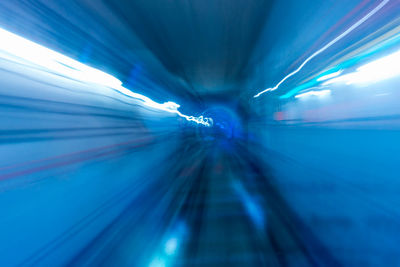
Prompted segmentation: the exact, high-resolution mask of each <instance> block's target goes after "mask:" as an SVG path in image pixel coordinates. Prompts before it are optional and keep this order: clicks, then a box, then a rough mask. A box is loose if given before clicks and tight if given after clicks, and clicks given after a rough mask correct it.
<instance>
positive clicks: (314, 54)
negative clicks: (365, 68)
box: [254, 0, 390, 98]
mask: <svg viewBox="0 0 400 267" xmlns="http://www.w3.org/2000/svg"><path fill="white" fill-rule="evenodd" d="M389 1H390V0H383V1H382V2H380V4H379V5H377V6H376V7H375V8H374V9H372V10H371V11H370V12H369V13H368V14H367V15H365V16H364V17H363V18H361V19H360V20H359V21H357V22H356V23H354V24H353V25H352V26H350V27H349V28H348V29H347V30H345V31H344V32H343V33H342V34H340V35H339V36H337V37H336V38H335V39H333V40H332V41H330V42H329V43H327V44H326V45H325V46H323V47H322V48H321V49H319V50H317V51H316V52H315V53H313V54H312V55H311V56H309V57H308V58H307V59H306V60H304V62H303V63H302V64H301V65H300V66H299V67H298V68H297V69H296V70H294V71H293V72H291V73H289V74H288V75H286V76H285V77H284V78H283V79H282V80H281V81H280V82H278V83H277V84H276V85H275V86H274V87H271V88H267V89H265V90H263V91H261V92H259V93H257V94H256V95H254V97H255V98H256V97H259V96H260V95H262V94H264V93H266V92H271V91H275V90H276V89H278V88H279V86H280V85H281V84H282V83H283V82H285V81H286V80H287V79H289V78H290V77H292V76H293V75H295V74H297V73H298V72H299V71H301V69H303V67H304V66H305V65H306V64H307V63H308V62H309V61H310V60H312V59H313V58H315V57H316V56H318V55H319V54H321V53H322V52H324V51H325V50H327V49H328V48H329V47H331V46H332V45H334V44H335V43H337V42H338V41H340V40H341V39H343V38H344V37H346V36H347V35H348V34H349V33H351V32H352V31H354V30H355V29H356V28H358V27H359V26H360V25H362V24H363V23H364V22H365V21H367V20H368V19H369V18H370V17H372V16H373V15H374V14H375V13H377V12H378V11H379V10H381V9H382V8H383V7H384V6H385V5H386V4H387V3H389Z"/></svg>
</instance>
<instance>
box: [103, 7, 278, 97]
mask: <svg viewBox="0 0 400 267" xmlns="http://www.w3.org/2000/svg"><path fill="white" fill-rule="evenodd" d="M270 3H271V2H270V1H259V0H237V1H235V4H234V5H232V4H231V0H216V1H204V0H195V1H165V0H158V1H147V0H142V1H119V0H109V1H106V5H107V6H108V7H109V8H110V10H111V11H112V12H113V13H114V14H117V16H118V17H120V18H121V20H123V22H124V23H126V24H127V25H129V27H131V28H132V29H133V32H134V33H135V34H137V36H138V37H139V39H140V40H142V42H143V43H144V44H145V45H146V46H147V47H148V48H149V49H150V50H151V51H152V53H153V54H154V55H155V56H156V57H157V58H158V59H159V60H160V61H161V62H162V64H163V65H164V66H165V67H166V68H167V70H168V71H169V72H170V73H172V74H174V75H177V76H178V77H180V78H182V79H183V80H184V81H186V83H187V84H188V86H189V88H188V89H189V90H192V91H194V93H195V94H196V95H200V96H206V97H207V96H210V95H218V94H225V95H226V93H227V92H229V93H237V90H240V87H239V86H237V85H238V84H239V83H240V82H241V81H242V79H243V78H244V77H245V76H246V74H245V73H244V72H245V69H246V65H247V63H248V60H249V58H250V55H251V53H252V49H253V46H254V44H255V43H256V41H257V39H258V37H259V34H260V31H261V30H262V27H263V24H264V20H265V17H266V13H267V11H268V10H269V5H270ZM228 95H229V94H228Z"/></svg>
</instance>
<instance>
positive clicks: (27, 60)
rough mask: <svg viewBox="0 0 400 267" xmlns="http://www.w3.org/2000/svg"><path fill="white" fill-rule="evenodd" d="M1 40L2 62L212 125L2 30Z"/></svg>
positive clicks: (201, 117)
mask: <svg viewBox="0 0 400 267" xmlns="http://www.w3.org/2000/svg"><path fill="white" fill-rule="evenodd" d="M0 40H1V42H0V58H2V59H6V60H10V61H14V62H18V63H23V64H27V65H33V66H35V67H39V68H41V69H45V70H46V71H49V72H52V73H56V74H59V75H62V76H64V77H68V78H70V79H73V80H78V81H82V82H85V83H90V84H97V85H102V86H106V87H109V88H112V89H114V90H116V91H118V92H119V93H121V94H123V95H124V96H129V97H132V98H134V99H137V100H140V101H141V102H142V104H143V105H145V106H148V107H151V108H154V109H157V110H162V111H165V112H169V113H173V114H176V115H178V116H179V117H182V118H184V119H186V120H187V121H192V122H195V123H197V124H201V125H204V126H207V127H210V126H212V124H213V120H212V119H211V118H204V117H203V116H198V117H195V116H188V115H185V114H182V113H181V112H180V111H179V110H178V109H179V107H180V105H179V104H177V103H175V102H171V101H168V102H165V103H162V104H161V103H157V102H155V101H153V100H152V99H150V98H148V97H147V96H144V95H141V94H138V93H135V92H133V91H131V90H129V89H127V88H125V87H123V86H122V82H121V81H120V80H118V79H117V78H115V77H114V76H112V75H110V74H108V73H105V72H103V71H100V70H98V69H95V68H92V67H89V66H87V65H85V64H83V63H81V62H79V61H76V60H74V59H72V58H69V57H67V56H65V55H63V54H60V53H58V52H56V51H53V50H51V49H49V48H47V47H44V46H41V45H39V44H37V43H34V42H32V41H30V40H27V39H25V38H23V37H21V36H18V35H16V34H14V33H11V32H9V31H6V30H4V29H1V28H0Z"/></svg>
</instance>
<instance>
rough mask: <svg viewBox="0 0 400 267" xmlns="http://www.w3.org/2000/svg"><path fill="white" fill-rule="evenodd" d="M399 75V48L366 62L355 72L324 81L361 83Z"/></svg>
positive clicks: (329, 82) (328, 82) (330, 82)
mask: <svg viewBox="0 0 400 267" xmlns="http://www.w3.org/2000/svg"><path fill="white" fill-rule="evenodd" d="M399 75H400V50H399V51H397V52H395V53H393V54H391V55H388V56H385V57H383V58H380V59H377V60H375V61H372V62H370V63H367V64H365V65H363V66H361V67H359V68H358V69H357V70H356V71H355V72H352V73H349V74H346V75H343V76H340V77H337V78H335V79H332V80H329V81H327V82H325V83H324V85H327V84H332V83H345V84H363V83H372V82H379V81H382V80H386V79H390V78H393V77H396V76H399Z"/></svg>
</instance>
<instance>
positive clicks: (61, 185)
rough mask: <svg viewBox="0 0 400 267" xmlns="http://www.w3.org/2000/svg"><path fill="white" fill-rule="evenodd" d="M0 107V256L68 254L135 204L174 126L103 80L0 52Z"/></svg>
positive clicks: (9, 261)
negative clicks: (17, 59)
mask: <svg viewBox="0 0 400 267" xmlns="http://www.w3.org/2000/svg"><path fill="white" fill-rule="evenodd" d="M0 114H1V115H0V116H1V122H2V123H1V125H0V142H1V149H0V158H1V161H0V180H1V182H2V183H1V187H0V191H1V194H0V210H1V211H2V215H1V218H0V225H1V227H0V236H1V239H2V240H7V241H8V242H1V244H0V255H1V257H0V265H3V266H16V265H18V264H21V265H37V264H40V265H44V266H58V265H63V264H67V263H68V261H70V260H71V259H73V258H74V257H75V256H76V255H77V253H78V252H80V251H82V249H83V248H84V247H86V246H87V245H88V242H91V240H93V238H94V237H96V236H98V235H99V234H100V233H101V231H103V230H104V229H107V227H108V225H110V224H112V222H113V221H114V220H115V219H116V218H117V216H120V214H121V212H122V211H123V210H125V209H127V207H128V205H132V202H133V203H136V202H134V199H136V201H139V202H137V204H135V205H137V206H136V208H135V210H136V211H137V212H138V213H139V212H140V210H141V209H143V207H142V206H141V205H140V203H143V196H142V197H141V198H140V199H137V198H138V196H140V195H141V194H143V191H145V190H146V188H148V186H149V185H150V184H152V183H153V182H154V181H155V180H156V179H158V177H159V175H160V173H161V172H162V170H161V169H160V168H158V169H154V166H155V165H159V164H160V162H164V161H165V158H166V157H167V156H168V157H170V153H171V150H172V148H174V147H176V146H177V142H178V140H179V135H180V131H179V129H181V126H182V122H181V121H180V120H179V119H178V118H177V117H176V116H172V115H171V114H170V113H167V112H162V111H156V110H152V109H151V108H149V107H147V108H146V107H144V106H143V105H142V104H141V103H140V102H139V101H136V100H134V99H132V98H129V97H126V96H124V95H122V94H120V93H119V92H117V91H116V90H113V89H111V88H108V87H105V86H104V87H103V86H101V85H98V84H97V85H96V84H90V83H83V82H80V81H77V80H72V79H69V78H66V77H63V76H60V75H57V74H54V73H51V72H48V71H45V70H43V69H40V68H38V67H33V66H30V65H27V63H26V62H22V63H18V62H15V61H13V62H11V61H7V60H5V59H4V58H3V59H1V60H0ZM16 253H17V255H16Z"/></svg>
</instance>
